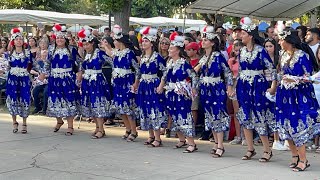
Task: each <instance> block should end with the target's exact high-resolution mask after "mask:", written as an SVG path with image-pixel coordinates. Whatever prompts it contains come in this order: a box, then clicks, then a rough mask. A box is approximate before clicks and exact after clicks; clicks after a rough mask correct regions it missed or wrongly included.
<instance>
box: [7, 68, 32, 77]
mask: <svg viewBox="0 0 320 180" xmlns="http://www.w3.org/2000/svg"><path fill="white" fill-rule="evenodd" d="M10 74H12V75H15V76H20V77H21V76H29V73H28V71H27V69H26V68H19V67H11V69H10Z"/></svg>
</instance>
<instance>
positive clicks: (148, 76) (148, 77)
mask: <svg viewBox="0 0 320 180" xmlns="http://www.w3.org/2000/svg"><path fill="white" fill-rule="evenodd" d="M157 78H158V75H157V74H141V80H140V81H142V80H146V81H150V80H152V79H157Z"/></svg>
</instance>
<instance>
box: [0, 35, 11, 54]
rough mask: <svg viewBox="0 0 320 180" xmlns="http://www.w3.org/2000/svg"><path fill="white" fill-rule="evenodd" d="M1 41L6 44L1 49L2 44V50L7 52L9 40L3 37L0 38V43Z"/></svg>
mask: <svg viewBox="0 0 320 180" xmlns="http://www.w3.org/2000/svg"><path fill="white" fill-rule="evenodd" d="M2 41H4V42H6V47H2V44H1V47H2V48H4V49H5V50H6V51H7V50H8V46H9V39H8V38H7V37H3V38H1V42H2Z"/></svg>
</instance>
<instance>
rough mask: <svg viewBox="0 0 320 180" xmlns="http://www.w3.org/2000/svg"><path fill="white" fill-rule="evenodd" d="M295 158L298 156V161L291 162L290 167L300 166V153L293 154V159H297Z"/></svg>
mask: <svg viewBox="0 0 320 180" xmlns="http://www.w3.org/2000/svg"><path fill="white" fill-rule="evenodd" d="M295 158H297V162H296V163H291V164H290V165H289V168H295V167H297V166H298V163H299V161H300V157H299V155H296V156H292V159H295Z"/></svg>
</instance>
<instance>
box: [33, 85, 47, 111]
mask: <svg viewBox="0 0 320 180" xmlns="http://www.w3.org/2000/svg"><path fill="white" fill-rule="evenodd" d="M41 92H42V101H41V99H40V97H39V95H40V93H41ZM32 96H33V101H34V106H35V107H36V110H39V111H40V110H41V109H42V110H43V112H44V113H45V112H46V111H47V104H48V85H47V84H44V85H40V86H36V87H34V89H33V91H32ZM41 102H42V105H43V106H42V107H41Z"/></svg>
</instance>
